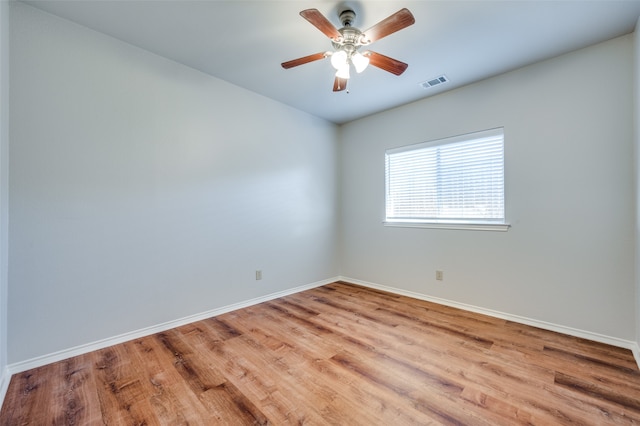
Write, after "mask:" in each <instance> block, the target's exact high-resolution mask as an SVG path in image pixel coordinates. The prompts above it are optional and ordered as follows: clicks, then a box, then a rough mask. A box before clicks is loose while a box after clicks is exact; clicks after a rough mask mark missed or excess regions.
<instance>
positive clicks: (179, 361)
mask: <svg viewBox="0 0 640 426" xmlns="http://www.w3.org/2000/svg"><path fill="white" fill-rule="evenodd" d="M0 424H2V425H103V424H106V425H186V424H190V425H212V424H224V425H242V424H274V425H280V424H317V425H322V424H340V425H408V424H421V425H424V424H468V425H514V424H536V425H550V424H553V425H557V424H582V425H604V424H640V372H639V371H638V368H637V365H636V363H635V361H634V359H633V356H632V354H631V352H630V351H628V350H626V349H620V348H616V347H612V346H608V345H604V344H600V343H595V342H591V341H587V340H583V339H579V338H575V337H569V336H565V335H561V334H557V333H553V332H549V331H544V330H540V329H537V328H533V327H529V326H525V325H521V324H516V323H513V322H509V321H505V320H501V319H496V318H492V317H487V316H483V315H479V314H475V313H470V312H466V311H461V310H457V309H454V308H450V307H446V306H441V305H436V304H433V303H429V302H424V301H420V300H415V299H411V298H407V297H403V296H397V295H393V294H389V293H384V292H381V291H377V290H371V289H366V288H362V287H359V286H355V285H351V284H346V283H334V284H330V285H327V286H324V287H319V288H316V289H313V290H308V291H305V292H302V293H298V294H294V295H291V296H286V297H283V298H280V299H276V300H273V301H270V302H265V303H262V304H259V305H256V306H252V307H249V308H245V309H241V310H238V311H234V312H231V313H227V314H224V315H220V316H218V317H215V318H210V319H207V320H204V321H199V322H196V323H193V324H189V325H186V326H183V327H179V328H176V329H172V330H169V331H166V332H162V333H158V334H155V335H152V336H148V337H144V338H141V339H136V340H133V341H129V342H126V343H123V344H119V345H116V346H112V347H109V348H106V349H102V350H98V351H95V352H92V353H89V354H85V355H81V356H78V357H74V358H70V359H67V360H64V361H60V362H57V363H54V364H50V365H46V366H44V367H40V368H36V369H33V370H30V371H27V372H24V373H20V374H16V375H14V377H13V378H12V380H11V383H10V386H9V390H8V392H7V396H6V398H5V402H4V405H3V407H2V411H1V412H0Z"/></svg>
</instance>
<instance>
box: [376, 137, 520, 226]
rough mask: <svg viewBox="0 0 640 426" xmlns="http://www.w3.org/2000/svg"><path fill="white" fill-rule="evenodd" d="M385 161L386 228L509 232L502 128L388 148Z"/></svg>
mask: <svg viewBox="0 0 640 426" xmlns="http://www.w3.org/2000/svg"><path fill="white" fill-rule="evenodd" d="M385 157H386V158H385V160H386V161H385V162H386V166H385V170H386V220H385V224H386V225H396V226H419V227H438V228H469V229H492V230H505V231H506V230H507V228H508V225H507V224H506V223H505V214H504V132H503V129H502V128H499V129H492V130H485V131H482V132H476V133H471V134H467V135H462V136H455V137H451V138H446V139H440V140H436V141H431V142H425V143H420V144H416V145H410V146H405V147H401V148H394V149H389V150H387V151H386V154H385Z"/></svg>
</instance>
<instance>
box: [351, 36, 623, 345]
mask: <svg viewBox="0 0 640 426" xmlns="http://www.w3.org/2000/svg"><path fill="white" fill-rule="evenodd" d="M632 49H633V38H632V37H631V36H626V37H622V38H618V39H615V40H612V41H609V42H606V43H603V44H599V45H596V46H592V47H589V48H586V49H583V50H580V51H576V52H573V53H570V54H567V55H564V56H561V57H557V58H555V59H551V60H548V61H545V62H541V63H538V64H535V65H532V66H528V67H525V68H522V69H519V70H516V71H513V72H510V73H508V74H504V75H501V76H497V77H495V78H491V79H488V80H485V81H482V82H480V83H477V84H474V85H470V86H466V87H463V88H460V89H458V90H454V91H451V92H447V93H444V94H441V95H438V96H435V97H431V98H427V99H425V100H422V101H420V102H416V103H413V104H410V105H406V106H403V107H400V108H397V109H394V110H391V111H387V112H384V113H381V114H378V115H374V116H371V117H368V118H364V119H361V120H359V121H356V122H352V123H349V124H346V125H344V126H342V128H341V161H342V167H341V169H342V186H341V188H342V213H341V215H342V225H341V228H342V234H341V235H342V239H341V245H342V258H343V263H342V275H343V276H345V277H349V278H352V279H356V280H361V281H364V282H369V283H373V284H377V285H383V286H390V287H395V288H398V289H401V290H405V291H410V292H416V293H420V294H424V295H429V296H432V297H438V298H443V299H448V300H450V301H453V302H457V303H461V304H468V305H472V306H477V307H481V308H484V309H490V310H494V311H498V312H502V313H506V314H510V315H518V316H522V317H526V318H530V319H533V320H536V321H544V322H548V323H551V324H554V325H560V326H562V327H570V328H575V329H578V330H585V331H588V332H590V333H598V334H602V335H604V336H608V337H613V338H618V339H624V340H626V341H633V340H634V339H635V324H634V322H635V319H634V318H635V308H636V307H635V302H634V283H633V280H634V254H633V253H634V236H633V232H632V231H631V230H632V229H633V227H634V216H633V211H634V208H635V207H634V199H635V194H634V192H633V191H634V190H633V188H634V185H633V117H632V107H633V90H632V84H633V83H632V69H633V62H632V58H633V50H632ZM450 77H452V78H455V76H450ZM416 90H417V89H416ZM499 126H503V127H504V131H505V155H506V172H505V173H506V210H507V217H508V220H509V221H510V222H511V224H512V228H511V229H510V230H509V231H508V232H506V233H502V232H486V231H463V230H436V229H408V228H392V227H384V226H382V220H383V218H384V151H385V149H387V148H390V147H397V146H403V145H407V144H413V143H417V142H422V141H428V140H432V139H437V138H442V137H447V136H453V135H459V134H463V133H468V132H472V131H477V130H484V129H490V128H494V127H499ZM436 269H441V270H443V271H444V281H443V282H442V283H440V282H437V281H435V279H434V278H435V270H436Z"/></svg>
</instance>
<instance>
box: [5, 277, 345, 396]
mask: <svg viewBox="0 0 640 426" xmlns="http://www.w3.org/2000/svg"><path fill="white" fill-rule="evenodd" d="M338 280H339V278H338V277H334V278H330V279H326V280H322V281H317V282H315V283H311V284H306V285H302V286H299V287H294V288H290V289H287V290H283V291H279V292H276V293H271V294H267V295H266V296H260V297H256V298H254V299H250V300H245V301H242V302H238V303H234V304H231V305H227V306H223V307H221V308H216V309H212V310H209V311H206V312H202V313H199V314H195V315H190V316H187V317H184V318H180V319H176V320H173V321H168V322H165V323H162V324H157V325H154V326H151V327H146V328H143V329H140V330H135V331H131V332H127V333H124V334H121V335H119V336H114V337H109V338H106V339H102V340H98V341H95V342H91V343H87V344H84V345H79V346H76V347H73V348H69V349H64V350H61V351H58V352H54V353H51V354H47V355H43V356H39V357H36V358H32V359H28V360H26V361H20V362H16V363H13V364H10V365H9V366H8V367H7V372H6V375H7V376H9V377H8V378H7V386H8V382H9V380H10V378H11V375H13V374H16V373H21V372H23V371H27V370H31V369H32V368H37V367H41V366H43V365H47V364H51V363H52V362H57V361H62V360H64V359H67V358H71V357H74V356H78V355H82V354H85V353H88V352H92V351H96V350H99V349H104V348H106V347H109V346H113V345H117V344H119V343H123V342H127V341H129V340H134V339H139V338H141V337H145V336H149V335H152V334H155V333H160V332H162V331H166V330H169V329H172V328H175V327H180V326H182V325H185V324H189V323H192V322H196V321H201V320H203V319H207V318H211V317H215V316H218V315H222V314H224V313H227V312H231V311H235V310H237V309H242V308H246V307H249V306H253V305H257V304H258V303H262V302H267V301H269V300H273V299H277V298H279V297H284V296H288V295H290V294H294V293H299V292H301V291H305V290H309V289H312V288H316V287H320V286H323V285H326V284H330V283H332V282H335V281H338ZM3 379H4V377H3ZM0 384H4V382H1V383H0ZM0 390H1V389H0ZM5 391H6V390H5ZM2 396H3V398H2V399H0V403H1V401H4V395H2ZM0 406H1V404H0Z"/></svg>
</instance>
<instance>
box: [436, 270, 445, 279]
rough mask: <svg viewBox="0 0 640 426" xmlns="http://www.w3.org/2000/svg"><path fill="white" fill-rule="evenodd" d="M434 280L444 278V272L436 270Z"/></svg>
mask: <svg viewBox="0 0 640 426" xmlns="http://www.w3.org/2000/svg"><path fill="white" fill-rule="evenodd" d="M436 280H438V281H442V280H444V272H443V271H436Z"/></svg>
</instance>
